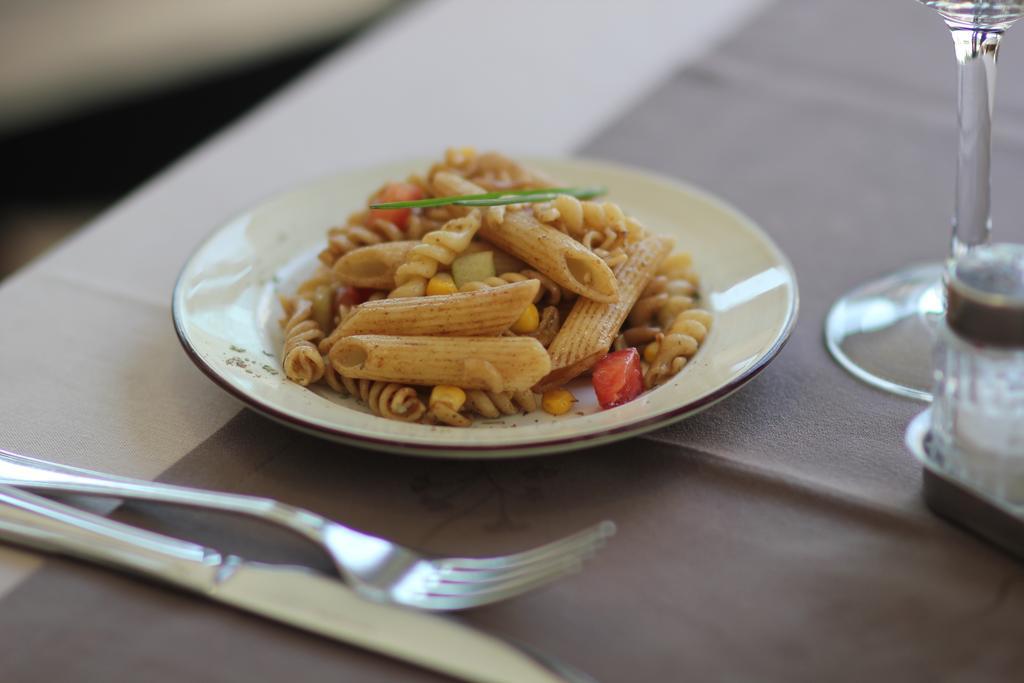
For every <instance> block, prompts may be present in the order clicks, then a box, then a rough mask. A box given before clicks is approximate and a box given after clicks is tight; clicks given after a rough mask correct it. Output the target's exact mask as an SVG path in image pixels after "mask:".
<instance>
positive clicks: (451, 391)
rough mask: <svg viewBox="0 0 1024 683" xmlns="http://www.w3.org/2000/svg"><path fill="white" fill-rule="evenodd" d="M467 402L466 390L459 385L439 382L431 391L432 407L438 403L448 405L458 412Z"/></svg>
mask: <svg viewBox="0 0 1024 683" xmlns="http://www.w3.org/2000/svg"><path fill="white" fill-rule="evenodd" d="M465 403H466V392H465V391H463V390H462V389H460V388H459V387H453V386H451V385H449V384H438V385H437V386H436V387H434V389H433V390H432V391H431V392H430V407H431V408H433V407H434V406H435V405H437V404H441V405H446V406H448V407H449V408H451V409H452V410H453V411H455V412H458V411H459V410H461V409H462V406H463V405H465Z"/></svg>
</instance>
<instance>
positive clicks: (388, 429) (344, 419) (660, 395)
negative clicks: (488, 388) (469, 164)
mask: <svg viewBox="0 0 1024 683" xmlns="http://www.w3.org/2000/svg"><path fill="white" fill-rule="evenodd" d="M530 163H531V164H533V165H535V166H537V167H539V168H541V169H543V170H545V171H548V172H549V173H550V174H551V175H552V176H554V177H556V178H559V179H561V180H563V181H564V182H566V183H568V184H579V185H583V184H598V185H604V186H606V187H608V188H609V189H610V195H609V196H610V199H613V200H614V201H617V202H619V203H620V204H621V205H622V206H623V208H624V209H625V210H626V211H627V213H630V214H633V215H635V216H636V217H637V218H639V219H640V220H641V221H642V222H643V223H644V224H645V225H647V226H648V227H649V228H651V229H652V230H654V231H657V232H664V233H668V234H671V235H673V236H674V237H675V238H676V245H677V247H678V248H681V249H686V250H688V251H690V252H692V253H693V255H694V261H695V265H696V268H697V270H698V272H699V273H700V275H701V296H702V297H703V302H702V305H703V306H704V307H705V308H709V309H710V310H711V311H712V312H713V314H714V324H713V325H712V328H711V332H710V334H709V335H708V337H707V339H706V340H705V342H704V344H703V345H702V346H701V348H700V350H699V351H698V353H697V355H696V356H695V357H694V358H693V360H692V362H690V363H689V364H688V365H687V366H686V368H684V369H683V371H682V372H680V373H679V374H678V375H677V376H676V377H675V378H673V379H672V380H671V381H670V382H668V383H667V384H665V385H663V386H661V387H658V388H657V389H655V390H654V391H650V392H646V393H644V394H642V395H641V396H640V397H639V398H637V399H636V400H634V401H632V402H630V403H628V404H626V405H623V406H620V407H618V408H613V409H611V410H600V408H599V407H598V406H597V403H596V400H595V398H594V394H593V391H592V390H591V389H590V383H589V380H588V379H587V378H583V379H580V380H577V381H576V382H575V383H574V384H572V385H570V388H571V389H572V390H573V393H574V394H575V395H576V397H577V398H578V399H579V403H578V404H577V405H576V406H575V409H574V410H573V411H572V412H570V413H568V414H566V415H563V416H561V417H552V416H550V415H547V414H546V413H544V412H540V411H538V412H536V413H532V414H529V415H522V416H515V417H509V418H503V419H500V420H477V421H476V422H475V423H474V425H473V426H472V427H471V428H468V429H459V428H454V427H446V426H431V425H421V424H406V423H403V422H397V421H393V420H386V419H383V418H379V417H376V416H375V415H372V414H371V413H370V412H369V411H368V410H367V409H366V408H365V407H364V406H362V405H361V404H359V403H358V402H357V401H355V400H354V399H351V398H342V397H340V396H337V395H335V394H334V393H333V392H331V391H330V390H329V389H327V388H324V389H319V388H318V389H316V390H311V389H306V388H303V387H301V386H299V385H297V384H294V383H292V382H289V381H288V380H286V379H285V377H284V374H283V372H282V370H281V358H280V349H281V342H282V336H281V331H280V329H279V327H278V322H277V321H278V318H279V317H280V315H281V310H280V307H279V304H278V301H277V293H278V292H279V291H281V292H291V291H293V290H294V288H295V286H296V284H297V283H298V282H300V281H301V280H303V279H305V277H307V276H308V275H309V274H310V273H312V271H313V270H314V268H315V266H316V263H317V261H316V253H317V252H318V251H319V250H320V249H321V248H322V246H323V243H324V234H325V231H326V229H327V228H328V227H329V226H331V225H335V224H338V223H339V222H340V221H342V220H343V219H344V217H345V216H346V215H348V213H350V212H351V211H353V210H355V209H356V208H357V207H359V206H361V205H362V203H363V202H364V201H365V199H366V197H367V195H369V193H371V192H372V191H373V190H374V189H375V188H376V187H378V186H379V185H380V184H381V183H382V182H383V181H385V180H387V179H396V178H404V177H405V176H407V175H408V174H409V173H410V172H411V171H414V170H419V171H422V170H423V169H425V168H427V166H428V165H429V162H425V161H421V162H406V163H399V164H391V165H387V166H381V167H377V168H372V169H366V170H360V171H351V172H347V173H342V174H339V175H336V176H333V177H330V178H325V179H323V180H320V181H317V182H315V183H312V184H310V185H307V186H305V187H302V188H299V189H297V190H295V191H293V192H289V193H287V194H284V195H281V196H278V197H276V198H274V199H271V200H270V201H268V202H266V203H264V204H261V205H260V206H258V207H256V208H254V209H252V210H251V211H248V212H246V213H244V214H242V215H241V216H238V217H237V218H235V219H234V220H232V221H230V222H228V223H227V224H225V225H223V226H221V227H220V228H218V229H217V230H215V231H214V232H213V234H212V235H211V236H210V237H208V238H207V239H206V241H204V242H203V243H202V244H201V245H200V246H199V248H198V249H197V250H196V252H195V253H194V254H193V255H192V257H191V258H190V259H189V261H188V263H186V264H185V267H184V269H183V270H182V273H181V276H180V277H179V279H178V283H177V285H176V286H175V290H174V303H173V310H174V325H175V329H176V331H177V333H178V337H179V338H180V339H181V343H182V345H183V346H184V347H185V350H186V352H187V353H188V354H189V356H190V357H191V358H192V360H193V361H195V363H196V365H198V366H199V368H200V369H201V370H203V372H205V373H206V374H207V375H208V376H209V377H210V378H211V379H212V380H213V381H214V382H216V383H217V384H218V385H220V386H221V387H222V388H223V389H225V390H227V391H228V392H229V393H231V394H233V395H234V396H236V397H238V398H239V399H241V400H242V401H244V402H245V403H247V404H248V405H249V406H251V407H253V408H255V409H256V410H259V411H260V412H262V413H263V414H265V415H267V416H269V417H271V418H273V419H275V420H278V421H280V422H282V423H284V424H286V425H289V426H292V427H296V428H298V429H301V430H303V431H306V432H309V433H311V434H315V435H318V436H322V437H325V438H328V439H333V440H336V441H340V442H342V443H347V444H353V445H358V446H364V447H366V448H372V449H378V450H384V451H392V452H398V453H407V454H417V455H429V456H435V457H452V458H485V457H506V456H513V455H536V454H542V453H551V452H557V451H564V450H570V449H575V448H582V447H584V446H593V445H597V444H601V443H607V442H610V441H614V440H617V439H624V438H626V437H629V436H633V435H636V434H639V433H641V432H645V431H649V430H651V429H654V428H655V427H658V426H661V425H664V424H667V423H669V422H673V421H675V420H680V419H682V418H684V417H687V416H689V415H692V414H694V413H696V412H698V411H700V410H703V409H704V408H707V407H708V406H710V405H711V404H712V403H714V402H715V401H718V400H720V399H722V398H724V397H725V396H727V395H728V394H730V393H731V392H733V391H735V390H736V389H738V388H739V387H740V386H742V385H743V384H744V383H746V382H747V381H749V380H750V379H751V378H752V377H753V376H754V375H756V374H757V373H758V372H759V371H760V370H762V369H763V368H764V367H765V365H767V364H768V362H769V361H771V360H772V358H774V357H775V355H776V354H777V353H778V352H779V349H780V348H781V347H782V345H783V343H785V341H786V339H787V337H788V336H789V333H790V331H791V330H792V328H793V324H794V322H795V320H796V311H797V285H796V276H795V274H794V273H793V269H792V267H791V266H790V264H789V262H788V261H787V259H786V257H785V256H784V255H783V254H782V252H781V251H779V249H778V247H776V246H775V244H773V243H772V241H771V240H770V239H769V238H768V236H767V235H765V233H764V232H763V231H762V230H761V229H760V228H759V227H758V226H757V225H755V224H754V223H753V222H752V221H751V220H750V219H748V218H747V217H745V216H744V215H742V214H741V213H739V212H738V211H736V210H735V209H733V208H731V207H730V206H728V205H727V204H725V203H724V202H723V201H721V200H719V199H716V198H715V197H713V196H711V195H709V194H708V193H706V192H703V191H701V190H698V189H696V188H693V187H690V186H687V185H684V184H681V183H678V182H676V181H672V180H669V179H666V178H662V177H658V176H654V175H651V174H649V173H644V172H641V171H638V170H634V169H628V168H623V167H621V166H615V165H612V164H608V163H603V162H595V161H586V160H579V159H572V160H568V159H566V160H538V159H534V160H530Z"/></svg>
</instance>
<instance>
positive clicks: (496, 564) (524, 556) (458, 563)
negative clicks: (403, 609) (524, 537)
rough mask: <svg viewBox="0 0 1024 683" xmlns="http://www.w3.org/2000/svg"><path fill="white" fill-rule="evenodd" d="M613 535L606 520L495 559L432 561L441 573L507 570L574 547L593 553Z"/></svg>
mask: <svg viewBox="0 0 1024 683" xmlns="http://www.w3.org/2000/svg"><path fill="white" fill-rule="evenodd" d="M614 534H615V523H614V522H612V521H609V520H606V521H604V522H600V523H599V524H595V525H594V526H592V527H589V528H587V529H584V530H583V531H579V532H577V533H575V534H572V535H570V536H566V537H565V538H561V539H559V540H557V541H553V542H551V543H547V544H545V545H542V546H538V547H536V548H531V549H530V550H525V551H523V552H519V553H514V554H512V555H502V556H499V557H453V558H447V559H444V560H435V563H436V565H437V566H438V568H439V569H441V570H443V571H465V572H471V571H486V570H505V569H507V568H509V567H513V566H516V565H525V564H530V563H532V562H536V561H537V560H539V559H546V558H548V557H551V556H554V555H560V554H562V553H570V552H573V551H574V550H575V549H577V548H593V549H595V550H596V549H597V548H599V547H601V545H603V543H604V542H605V540H607V539H608V538H610V537H611V536H613V535H614Z"/></svg>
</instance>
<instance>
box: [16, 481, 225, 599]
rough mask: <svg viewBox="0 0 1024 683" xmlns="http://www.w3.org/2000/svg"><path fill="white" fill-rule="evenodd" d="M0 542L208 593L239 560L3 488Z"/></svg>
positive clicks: (32, 495)
mask: <svg viewBox="0 0 1024 683" xmlns="http://www.w3.org/2000/svg"><path fill="white" fill-rule="evenodd" d="M0 540H4V541H10V542H11V543H15V544H17V545H22V546H26V547H29V548H34V549H36V550H42V551H44V552H48V553H54V554H58V555H65V556H68V557H74V558H77V559H80V560H86V561H88V562H93V563H95V564H101V565H105V566H108V567H114V568H116V569H121V570H123V571H128V572H131V573H134V574H141V575H142V576H145V577H147V578H150V579H155V580H158V581H163V582H165V583H170V584H173V585H175V586H178V587H179V588H184V589H187V590H192V591H198V592H206V591H207V590H209V588H210V587H211V586H213V585H214V584H215V582H216V577H217V572H218V571H219V570H220V569H221V568H222V567H224V566H226V565H230V564H231V561H232V560H233V559H234V558H232V557H228V558H225V557H224V556H222V555H221V554H220V553H218V552H217V551H215V550H212V549H210V548H205V547H203V546H200V545H196V544H194V543H189V542H187V541H182V540H179V539H176V538H171V537H170V536H163V535H161V534H157V533H153V532H152V531H146V530H144V529H138V528H136V527H133V526H130V525H128V524H122V523H120V522H115V521H113V520H110V519H107V518H105V517H101V516H99V515H95V514H92V513H90V512H84V511H82V510H78V509H76V508H73V507H70V506H68V505H64V504H62V503H58V502H56V501H52V500H49V499H47V498H42V497H40V496H37V495H34V494H31V493H27V492H25V491H21V490H19V489H16V488H13V487H10V486H0Z"/></svg>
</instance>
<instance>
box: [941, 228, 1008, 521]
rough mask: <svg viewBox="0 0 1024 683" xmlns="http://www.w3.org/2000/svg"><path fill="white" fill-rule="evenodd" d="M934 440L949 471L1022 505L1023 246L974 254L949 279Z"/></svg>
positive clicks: (996, 247)
mask: <svg viewBox="0 0 1024 683" xmlns="http://www.w3.org/2000/svg"><path fill="white" fill-rule="evenodd" d="M946 287H947V297H948V306H947V316H946V319H945V321H944V322H943V323H942V324H941V325H940V329H939V334H938V340H937V343H936V347H935V358H934V360H935V387H934V393H933V396H934V398H933V403H932V426H931V431H932V439H933V444H934V446H935V454H936V456H937V458H938V459H939V461H940V462H941V463H942V464H943V466H944V467H945V468H946V469H947V471H948V472H949V473H950V474H952V475H953V476H955V477H957V478H958V479H960V480H962V481H965V482H966V483H968V484H970V485H972V486H974V487H975V488H978V489H980V490H982V491H984V492H985V493H987V494H988V495H990V496H993V497H996V498H998V499H1000V500H1003V501H1006V502H1010V503H1013V504H1021V505H1024V245H1011V244H1001V245H992V246H989V247H979V248H976V249H974V250H972V251H971V252H970V253H968V254H966V255H964V256H963V257H961V258H960V259H959V260H957V261H956V262H955V263H953V264H952V265H951V266H950V268H949V271H948V273H947V279H946Z"/></svg>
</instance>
